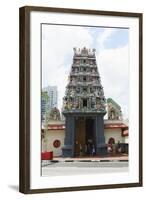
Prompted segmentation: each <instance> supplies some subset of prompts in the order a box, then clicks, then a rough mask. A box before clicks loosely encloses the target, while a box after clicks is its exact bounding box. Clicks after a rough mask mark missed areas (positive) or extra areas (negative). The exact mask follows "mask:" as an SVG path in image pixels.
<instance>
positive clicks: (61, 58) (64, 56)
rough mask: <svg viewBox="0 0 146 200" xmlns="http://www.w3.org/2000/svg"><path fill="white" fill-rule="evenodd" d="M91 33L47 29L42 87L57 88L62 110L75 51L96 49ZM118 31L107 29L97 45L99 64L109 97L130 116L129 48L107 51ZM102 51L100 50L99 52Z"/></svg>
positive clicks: (49, 27) (60, 27) (61, 28)
mask: <svg viewBox="0 0 146 200" xmlns="http://www.w3.org/2000/svg"><path fill="white" fill-rule="evenodd" d="M90 30H91V29H88V28H83V27H72V26H50V25H44V26H43V48H42V50H43V52H42V55H43V56H42V64H43V65H42V66H43V67H42V68H43V70H42V86H43V87H45V86H47V85H57V87H58V91H59V101H58V103H59V109H60V108H61V107H62V98H63V96H64V93H65V87H66V85H67V79H68V75H69V72H70V70H71V65H72V57H73V47H79V48H82V47H84V46H86V47H89V48H92V44H93V40H94V41H95V38H93V36H92V34H91V32H90ZM114 32H115V29H110V28H109V29H105V30H104V31H103V32H102V33H101V35H98V38H96V41H97V43H95V44H94V46H95V48H96V49H97V51H98V52H99V54H98V57H97V64H98V68H99V73H100V76H101V81H102V85H103V87H104V92H105V97H106V98H108V97H111V98H113V99H114V100H115V101H116V102H117V103H118V104H119V105H120V106H121V108H122V111H123V113H124V116H125V117H127V115H128V100H129V96H128V94H129V91H128V89H129V88H128V87H129V84H128V67H129V55H128V46H125V47H121V48H116V49H106V48H105V43H106V41H107V40H108V39H109V38H110V37H113V33H114ZM99 49H100V50H99Z"/></svg>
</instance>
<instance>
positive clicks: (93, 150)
mask: <svg viewBox="0 0 146 200" xmlns="http://www.w3.org/2000/svg"><path fill="white" fill-rule="evenodd" d="M94 155H95V147H94V144H93V145H92V156H94Z"/></svg>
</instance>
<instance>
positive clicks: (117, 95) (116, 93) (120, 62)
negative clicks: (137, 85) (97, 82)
mask: <svg viewBox="0 0 146 200" xmlns="http://www.w3.org/2000/svg"><path fill="white" fill-rule="evenodd" d="M97 62H98V66H99V73H100V76H101V80H102V85H103V87H104V93H105V97H106V98H109V97H111V98H113V99H114V100H115V101H116V102H117V103H118V104H119V105H120V106H121V108H122V111H123V114H124V117H127V115H128V102H129V79H128V77H129V48H128V45H127V46H125V47H121V48H116V49H105V50H103V51H102V52H100V54H99V55H98V58H97Z"/></svg>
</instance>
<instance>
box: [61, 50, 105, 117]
mask: <svg viewBox="0 0 146 200" xmlns="http://www.w3.org/2000/svg"><path fill="white" fill-rule="evenodd" d="M73 50H74V56H73V64H72V66H71V72H70V74H69V81H68V84H67V86H66V92H65V96H64V98H63V112H98V113H102V112H103V113H105V112H106V110H105V101H106V100H105V97H104V91H103V87H102V85H101V80H100V75H99V72H98V68H97V63H96V56H95V51H96V50H95V49H87V48H86V47H83V48H82V49H80V48H73Z"/></svg>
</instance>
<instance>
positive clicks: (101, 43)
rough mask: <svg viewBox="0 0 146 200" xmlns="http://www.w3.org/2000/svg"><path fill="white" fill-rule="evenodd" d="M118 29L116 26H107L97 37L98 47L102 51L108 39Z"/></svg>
mask: <svg viewBox="0 0 146 200" xmlns="http://www.w3.org/2000/svg"><path fill="white" fill-rule="evenodd" d="M115 31H116V29H115V28H106V29H104V31H103V32H101V33H100V34H99V35H98V37H97V39H96V42H97V47H98V49H100V51H102V50H103V49H104V48H105V43H106V41H107V40H108V39H109V38H110V37H111V35H112V34H113V33H114V32H115Z"/></svg>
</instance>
